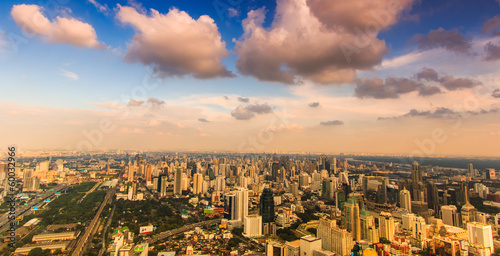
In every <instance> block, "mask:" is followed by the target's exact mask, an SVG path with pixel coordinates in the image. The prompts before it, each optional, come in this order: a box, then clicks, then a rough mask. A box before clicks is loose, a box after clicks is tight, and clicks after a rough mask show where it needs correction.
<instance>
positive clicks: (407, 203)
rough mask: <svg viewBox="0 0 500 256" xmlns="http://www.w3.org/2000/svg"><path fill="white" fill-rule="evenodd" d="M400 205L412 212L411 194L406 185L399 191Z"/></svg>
mask: <svg viewBox="0 0 500 256" xmlns="http://www.w3.org/2000/svg"><path fill="white" fill-rule="evenodd" d="M399 206H400V208H402V209H405V210H406V211H407V212H411V195H410V191H408V190H406V187H405V188H403V190H401V191H400V192H399Z"/></svg>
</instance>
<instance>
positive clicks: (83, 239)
mask: <svg viewBox="0 0 500 256" xmlns="http://www.w3.org/2000/svg"><path fill="white" fill-rule="evenodd" d="M115 192H116V187H114V188H110V189H108V193H107V194H106V197H104V200H103V201H102V203H101V205H100V206H99V210H97V213H96V214H95V216H94V219H92V221H91V222H90V224H89V226H88V227H87V229H85V233H84V234H83V235H81V236H80V238H79V239H78V242H77V244H76V247H75V250H73V253H72V254H71V255H73V256H80V255H83V252H85V248H86V245H87V242H88V239H89V237H92V236H93V235H94V233H95V231H96V227H97V226H98V225H97V224H98V223H99V220H100V216H101V212H102V210H103V209H104V207H105V206H106V204H107V203H108V202H109V200H110V199H111V198H112V197H113V195H114V194H115Z"/></svg>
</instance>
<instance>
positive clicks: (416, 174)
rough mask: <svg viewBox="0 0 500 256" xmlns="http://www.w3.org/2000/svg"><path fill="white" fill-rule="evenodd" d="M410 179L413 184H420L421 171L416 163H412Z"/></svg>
mask: <svg viewBox="0 0 500 256" xmlns="http://www.w3.org/2000/svg"><path fill="white" fill-rule="evenodd" d="M411 179H412V182H413V184H418V183H419V182H422V170H421V169H420V165H419V164H418V163H417V161H415V162H413V164H412V173H411Z"/></svg>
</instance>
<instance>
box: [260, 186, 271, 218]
mask: <svg viewBox="0 0 500 256" xmlns="http://www.w3.org/2000/svg"><path fill="white" fill-rule="evenodd" d="M260 215H261V216H262V223H270V222H274V198H273V192H272V191H271V189H270V188H268V187H266V188H264V191H263V192H262V195H261V196H260Z"/></svg>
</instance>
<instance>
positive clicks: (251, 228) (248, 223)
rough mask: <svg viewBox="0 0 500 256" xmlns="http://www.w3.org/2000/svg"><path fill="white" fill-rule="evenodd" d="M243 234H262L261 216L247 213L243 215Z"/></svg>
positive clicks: (253, 235)
mask: <svg viewBox="0 0 500 256" xmlns="http://www.w3.org/2000/svg"><path fill="white" fill-rule="evenodd" d="M243 235H244V236H245V237H259V236H262V216H258V215H249V216H247V217H245V221H244V231H243Z"/></svg>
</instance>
